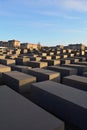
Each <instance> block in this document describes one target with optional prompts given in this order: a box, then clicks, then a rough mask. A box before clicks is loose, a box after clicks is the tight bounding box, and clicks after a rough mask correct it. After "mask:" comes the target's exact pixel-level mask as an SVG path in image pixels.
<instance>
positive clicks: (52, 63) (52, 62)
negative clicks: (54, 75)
mask: <svg viewBox="0 0 87 130" xmlns="http://www.w3.org/2000/svg"><path fill="white" fill-rule="evenodd" d="M41 61H43V62H46V63H48V66H50V65H59V64H60V60H46V59H42V60H41Z"/></svg>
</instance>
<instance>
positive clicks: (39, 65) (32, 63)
mask: <svg viewBox="0 0 87 130" xmlns="http://www.w3.org/2000/svg"><path fill="white" fill-rule="evenodd" d="M27 65H28V66H29V67H32V68H44V67H47V66H48V63H46V62H37V61H28V62H27Z"/></svg>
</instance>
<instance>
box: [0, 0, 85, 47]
mask: <svg viewBox="0 0 87 130" xmlns="http://www.w3.org/2000/svg"><path fill="white" fill-rule="evenodd" d="M10 39H17V40H20V41H21V42H32V43H38V42H40V43H41V44H42V45H57V44H64V45H67V44H71V43H85V44H87V0H0V40H7V41H8V40H10Z"/></svg>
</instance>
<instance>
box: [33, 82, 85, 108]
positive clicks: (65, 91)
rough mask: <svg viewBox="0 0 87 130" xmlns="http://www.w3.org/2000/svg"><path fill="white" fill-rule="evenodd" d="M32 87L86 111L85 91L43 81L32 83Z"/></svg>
mask: <svg viewBox="0 0 87 130" xmlns="http://www.w3.org/2000/svg"><path fill="white" fill-rule="evenodd" d="M33 85H34V86H35V87H38V88H40V89H42V90H44V91H47V92H49V93H51V94H53V95H56V96H58V97H60V98H62V99H65V100H67V101H69V102H72V103H74V104H76V105H79V106H81V107H84V108H86V109H87V100H86V99H87V92H85V91H81V90H78V89H76V88H72V87H69V86H67V85H63V84H60V83H56V82H53V81H43V82H39V83H34V84H33ZM34 86H33V87H34Z"/></svg>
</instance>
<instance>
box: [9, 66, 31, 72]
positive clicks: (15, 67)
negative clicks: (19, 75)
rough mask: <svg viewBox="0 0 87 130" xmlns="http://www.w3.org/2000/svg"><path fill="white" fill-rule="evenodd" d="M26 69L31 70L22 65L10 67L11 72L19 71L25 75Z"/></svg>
mask: <svg viewBox="0 0 87 130" xmlns="http://www.w3.org/2000/svg"><path fill="white" fill-rule="evenodd" d="M28 69H31V67H28V66H23V65H13V66H11V70H12V71H20V72H23V73H27V70H28Z"/></svg>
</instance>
